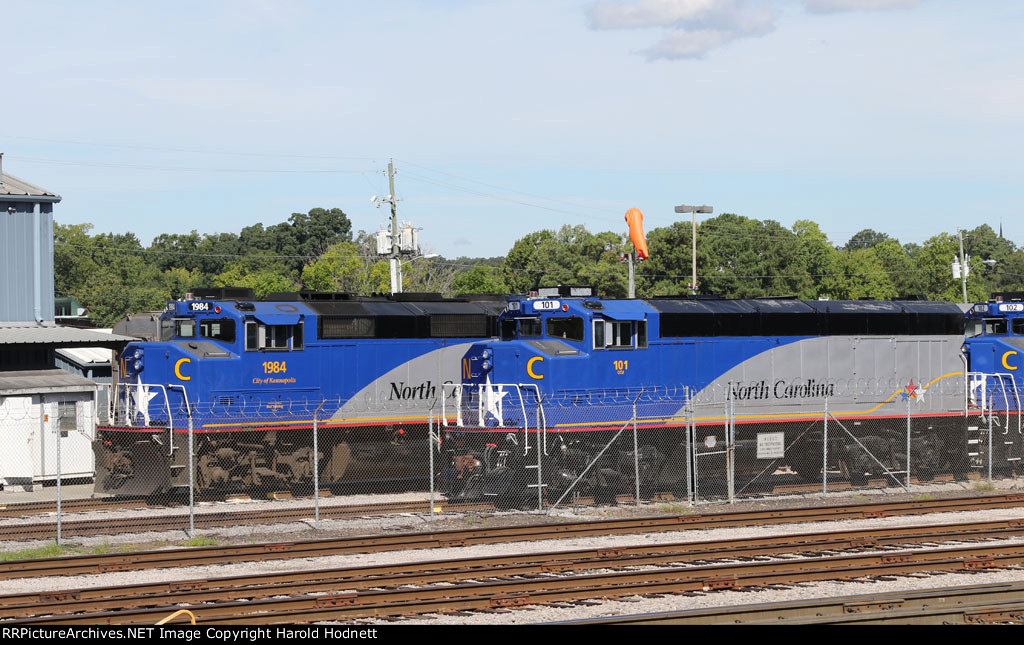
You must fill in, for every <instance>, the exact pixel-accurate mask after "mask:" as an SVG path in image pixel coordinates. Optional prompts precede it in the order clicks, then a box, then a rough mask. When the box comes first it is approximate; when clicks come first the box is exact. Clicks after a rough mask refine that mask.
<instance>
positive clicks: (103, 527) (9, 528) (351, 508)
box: [0, 501, 494, 540]
mask: <svg viewBox="0 0 1024 645" xmlns="http://www.w3.org/2000/svg"><path fill="white" fill-rule="evenodd" d="M83 506H85V505H83ZM140 507H147V506H146V504H145V503H144V502H140ZM100 508H103V507H100ZM434 508H435V510H437V511H440V510H443V511H457V512H472V511H493V510H494V505H493V504H491V503H471V502H454V503H448V502H435V503H434ZM93 510H94V509H93ZM430 510H431V507H430V502H428V501H416V502H384V503H377V504H331V505H327V504H322V505H321V506H320V517H321V518H322V519H340V518H349V517H365V516H379V515H393V514H398V513H429V512H430ZM313 512H314V510H313V507H312V504H310V505H309V506H302V507H291V508H272V509H262V510H234V511H213V512H211V511H207V510H204V509H200V510H198V511H197V512H196V513H195V515H194V522H195V527H196V528H216V527H222V526H239V525H252V526H257V525H264V524H281V523H287V522H302V521H308V520H312V519H313ZM188 526H189V515H188V513H175V514H172V515H168V514H164V515H151V516H145V515H143V516H139V515H135V516H131V517H128V518H125V520H124V521H123V522H112V521H111V518H109V517H107V518H102V519H91V520H75V519H67V520H64V521H62V522H61V535H62V536H64V537H72V536H79V537H85V536H91V535H111V534H116V533H143V532H148V531H180V530H183V529H184V528H187V527H188ZM56 531H57V525H56V522H55V521H50V522H33V523H24V524H5V525H4V526H2V527H0V540H38V539H47V538H52V537H53V536H54V535H55V534H56Z"/></svg>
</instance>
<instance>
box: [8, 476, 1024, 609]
mask: <svg viewBox="0 0 1024 645" xmlns="http://www.w3.org/2000/svg"><path fill="white" fill-rule="evenodd" d="M1018 487H1024V482H1022V481H1017V480H1003V481H999V482H996V488H997V489H1002V490H997V491H995V492H1004V491H1005V490H1007V489H1015V488H1018ZM977 494H979V493H977V492H973V491H971V490H969V487H968V486H967V485H966V484H933V485H930V486H929V487H928V490H922V489H921V488H917V489H915V490H914V492H913V493H912V494H907V493H905V492H904V491H902V489H897V490H891V489H888V490H874V491H861V492H859V493H858V494H857V495H856V496H855V497H851V498H845V499H844V498H842V497H840V496H838V495H834V496H829V497H828V498H826V499H821V498H820V497H816V496H807V497H798V496H790V497H788V498H770V499H760V500H748V501H745V502H743V503H741V504H736V505H728V504H714V505H712V504H703V505H699V506H696V507H693V508H692V509H689V512H696V513H701V514H705V513H714V512H721V511H726V510H756V509H769V508H786V507H793V506H801V507H805V506H810V505H828V506H832V505H840V504H843V503H844V502H847V503H863V502H866V501H871V499H872V498H874V497H875V496H880V497H884V498H885V499H886V500H887V501H892V500H896V499H914V498H915V497H916V498H920V497H921V496H922V495H932V496H934V497H939V496H941V497H950V496H974V495H977ZM422 497H423V496H422V495H420V496H419V497H417V495H416V494H414V495H405V496H401V497H399V496H388V497H387V499H386V500H382V498H380V497H377V498H373V499H375V500H376V501H398V499H400V498H413V499H418V498H422ZM286 503H287V504H289V505H293V504H297V503H301V504H305V505H306V506H310V502H309V501H308V500H305V501H302V500H289V501H287V502H286ZM331 503H352V504H361V503H366V501H365V499H360V500H359V501H355V500H353V499H349V498H345V500H344V501H341V500H331ZM268 505H274V507H275V508H280V507H281V506H282V502H251V503H246V504H244V507H245V508H246V509H249V508H252V509H253V510H256V509H259V508H266V507H267V506H268ZM217 510H223V507H221V508H218V509H217ZM310 510H311V515H310V517H311V518H312V509H310ZM179 512H180V511H179ZM684 512H687V509H686V507H684V506H680V505H678V504H664V503H662V504H659V503H652V504H645V505H641V506H639V507H637V506H632V505H629V506H621V507H603V508H589V509H586V508H581V509H559V510H556V511H553V512H552V513H550V514H543V515H541V514H536V513H533V514H530V513H487V514H466V515H460V516H458V517H452V516H448V515H441V516H436V517H435V518H433V519H431V518H430V516H429V515H414V514H406V515H398V516H388V517H367V518H354V519H343V520H321V522H320V527H321V529H320V531H316V532H314V531H312V530H311V524H312V520H310V521H308V522H295V523H291V524H283V525H273V526H248V527H241V526H240V527H228V528H223V529H204V530H200V531H197V535H199V536H204V537H207V538H210V539H211V540H215V541H216V542H217V543H219V544H228V543H250V542H264V541H280V540H301V539H316V538H322V537H328V536H338V535H372V534H395V533H405V532H415V531H433V530H446V529H454V528H477V529H480V528H487V527H488V526H507V525H510V524H537V523H542V522H568V521H573V522H574V521H580V520H584V519H607V518H610V517H624V516H629V515H637V516H649V515H658V514H665V515H669V514H680V513H684ZM111 513H113V511H103V512H95V513H82V514H76V515H75V516H74V517H73V518H71V517H69V518H67V519H69V520H70V519H84V518H86V517H90V516H97V515H103V514H107V517H108V518H109V519H110V520H111V521H112V522H113V521H117V518H115V517H113V516H111V515H109V514H111ZM133 513H134V511H133ZM1017 518H1024V508H1008V509H995V510H984V511H969V512H958V513H936V514H929V515H918V516H903V517H883V518H875V519H861V520H840V521H829V522H813V523H801V524H782V525H773V526H750V527H735V528H722V529H714V530H688V531H675V532H665V533H649V534H639V535H614V536H606V537H591V538H574V539H560V540H546V541H542V542H513V543H503V544H491V545H479V546H469V547H453V548H439V549H423V550H415V551H395V552H384V553H375V554H358V555H342V556H329V557H322V558H305V559H293V560H277V561H268V562H246V563H240V564H230V565H212V566H199V567H182V568H177V569H159V570H149V571H145V570H144V571H131V572H110V573H105V574H97V575H86V576H68V577H47V578H32V579H14V580H2V581H0V594H9V593H24V592H32V591H41V590H64V589H74V588H80V587H96V586H117V585H130V584H138V583H146V582H159V581H169V580H188V579H198V578H202V579H209V578H214V577H223V576H238V575H257V574H260V573H272V572H282V571H298V570H312V569H317V570H322V569H330V568H341V567H353V566H368V565H383V564H393V563H408V562H415V561H428V560H443V559H449V558H472V557H487V556H499V555H513V554H523V556H524V558H528V557H529V554H531V553H536V552H541V551H557V550H566V551H568V550H575V549H586V548H601V547H611V546H617V545H637V544H664V543H671V542H698V541H713V540H716V539H736V538H743V537H761V536H772V535H776V536H778V535H792V534H796V533H809V532H819V531H838V530H844V529H863V528H880V527H896V526H910V525H922V524H943V523H951V522H971V521H986V520H999V519H1017ZM120 521H126V520H125V518H124V517H123V516H122V517H121V520H120ZM184 537H185V536H184V535H183V533H182V532H169V533H161V534H145V535H144V534H132V535H118V536H106V537H91V538H74V539H73V541H74V543H75V544H80V545H83V546H86V547H95V546H97V545H104V544H108V545H111V546H115V547H116V545H119V544H134V545H139V544H146V546H147V547H148V548H154V547H156V548H159V547H160V546H161V545H163V546H165V547H166V548H179V547H180V545H181V542H182V540H183V539H184ZM1001 542H1003V543H1024V537H1022V538H1017V539H1012V540H1005V541H1001ZM50 543H52V542H50ZM28 546H31V545H29V544H28V543H25V542H18V543H0V551H12V550H17V549H24V548H26V547H28ZM946 546H954V545H943V547H946ZM925 548H927V547H912V548H911V549H908V550H918V549H925ZM887 550H888V551H891V549H887ZM1010 581H1024V569H1003V570H996V571H979V572H972V573H955V574H953V573H950V574H936V575H920V576H915V577H910V576H906V577H899V578H894V579H886V580H884V581H883V580H863V581H846V582H815V583H806V584H800V585H797V586H794V587H791V588H783V589H779V588H773V589H750V590H742V591H713V592H708V593H702V594H693V595H663V596H660V597H629V598H624V599H620V600H608V601H587V603H585V604H577V605H574V606H571V607H565V608H562V607H523V608H519V609H512V610H507V611H506V610H500V611H497V612H490V613H480V614H472V615H425V616H417V617H412V618H407V619H402V620H401V621H399V622H400V623H401V624H435V625H456V624H466V625H473V624H481V625H482V624H486V625H493V624H536V623H545V622H555V621H571V620H576V619H583V618H594V617H604V616H621V615H630V614H641V613H651V612H662V611H678V610H681V609H699V608H708V607H720V606H727V605H736V604H749V603H762V602H780V601H787V600H806V599H809V598H816V597H834V596H844V595H856V594H863V593H879V592H888V591H909V590H919V589H930V588H936V587H946V586H958V585H971V584H989V583H995V582H1010ZM337 591H338V592H339V593H341V592H344V591H345V589H341V588H339V589H338V590H337ZM359 622H361V623H374V622H380V623H386V624H394V623H395V622H396V621H394V620H389V621H374V620H362V621H359Z"/></svg>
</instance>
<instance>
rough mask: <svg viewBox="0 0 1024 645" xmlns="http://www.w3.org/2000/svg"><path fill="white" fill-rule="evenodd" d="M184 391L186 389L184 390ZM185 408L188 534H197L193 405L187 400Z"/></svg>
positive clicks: (172, 441) (191, 535) (172, 436)
mask: <svg viewBox="0 0 1024 645" xmlns="http://www.w3.org/2000/svg"><path fill="white" fill-rule="evenodd" d="M182 391H184V389H183V390H182ZM185 405H186V407H185V409H186V410H187V411H188V536H189V537H194V536H195V534H196V482H195V477H196V465H195V461H194V460H195V452H194V446H193V431H192V406H191V405H188V403H187V401H186V404H185ZM171 444H172V445H173V444H174V435H173V434H172V435H171Z"/></svg>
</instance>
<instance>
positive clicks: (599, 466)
mask: <svg viewBox="0 0 1024 645" xmlns="http://www.w3.org/2000/svg"><path fill="white" fill-rule="evenodd" d="M973 312H974V313H973V314H968V315H967V316H966V317H965V313H964V311H963V309H962V308H961V307H960V306H959V305H956V304H952V303H943V302H927V301H920V300H906V301H802V300H796V299H749V300H723V299H716V298H701V297H696V298H694V297H677V298H653V299H647V300H608V299H602V298H595V297H590V296H589V295H588V292H587V291H586V290H585V289H583V288H578V287H560V288H557V289H552V290H547V291H544V290H542V291H540V292H539V293H538V295H536V296H534V297H529V298H525V297H513V298H510V299H509V302H508V308H507V310H506V312H505V313H504V314H503V315H502V316H501V317H500V319H499V321H498V324H499V332H500V337H499V339H497V340H488V341H482V342H478V343H476V344H474V345H473V346H472V347H471V348H470V350H469V351H468V352H467V353H466V356H465V357H464V358H463V367H462V385H461V387H460V388H459V389H458V392H457V393H456V394H457V396H453V397H450V403H449V404H448V405H447V407H446V409H447V410H448V411H447V412H446V415H445V417H446V423H447V425H448V427H447V429H446V434H445V441H444V442H443V444H442V445H444V446H446V451H447V453H448V457H449V460H448V461H449V467H448V468H447V469H446V470H445V472H443V473H442V474H441V476H440V481H441V482H442V484H443V486H444V487H445V489H446V490H447V492H449V493H450V494H452V495H461V496H464V497H476V496H481V495H485V496H488V495H489V496H499V495H506V494H510V493H511V494H519V493H521V492H523V489H524V487H534V486H540V487H544V488H545V489H546V490H547V492H548V494H549V495H550V494H552V493H558V492H560V491H562V490H565V489H567V488H568V487H569V486H572V485H575V486H577V490H589V491H594V492H598V491H604V492H615V491H619V492H625V491H632V485H633V484H636V483H637V482H636V481H635V480H634V475H633V473H634V472H637V466H635V465H634V464H636V465H638V466H639V471H638V472H639V473H640V475H639V478H640V479H641V482H640V484H642V486H643V487H644V488H645V489H647V490H676V491H678V490H679V489H681V488H683V487H684V486H686V478H687V477H688V475H687V471H686V469H685V468H683V467H682V464H685V463H686V459H687V454H688V451H689V450H691V447H690V446H691V445H693V446H696V448H694V450H695V451H697V452H699V451H700V450H702V448H701V446H707V447H708V449H707V450H705V451H704V452H706V453H707V454H708V455H709V457H708V458H707V459H705V462H704V463H703V464H702V466H703V468H704V471H705V472H711V471H713V470H714V469H715V468H718V469H721V468H723V467H724V464H722V463H718V464H714V463H713V462H714V459H715V458H712V457H710V455H713V454H716V455H722V454H723V451H721V450H712V449H711V448H715V447H720V446H722V445H724V444H726V443H727V441H728V442H730V443H732V444H733V445H734V446H735V451H734V452H733V454H732V457H734V458H737V463H741V462H742V463H743V464H745V465H746V466H747V467H748V468H749V469H750V470H751V472H748V473H746V474H738V475H737V477H738V478H739V480H740V481H738V483H737V485H738V486H741V487H747V488H748V490H749V488H750V487H756V485H757V483H756V482H757V481H760V482H766V481H768V480H769V479H770V477H768V476H766V475H770V474H771V473H773V472H783V473H791V474H794V475H795V476H798V477H801V478H803V479H804V480H806V481H821V477H822V464H823V454H827V455H828V457H827V459H828V465H827V468H828V470H829V472H830V473H833V474H831V475H830V477H842V478H845V479H848V480H849V481H850V482H852V483H854V484H861V483H864V482H865V481H866V480H867V479H869V478H872V477H875V476H878V475H879V473H880V471H881V470H882V469H883V468H891V470H892V471H902V472H905V470H906V466H905V465H903V466H902V467H901V463H905V459H906V454H907V449H906V445H905V444H906V436H907V424H908V423H910V421H911V420H910V419H909V417H910V416H912V417H913V419H912V421H913V432H912V433H911V444H912V445H911V446H910V449H911V451H912V455H913V463H912V464H911V474H912V475H913V476H915V477H917V478H918V479H919V480H927V479H930V478H932V477H933V476H934V475H935V474H936V473H939V472H947V473H948V472H952V473H958V474H963V473H965V472H966V471H967V470H968V469H969V467H970V465H971V463H970V462H971V460H972V459H975V460H976V458H977V456H978V454H979V453H978V451H977V450H976V449H974V448H972V446H975V444H977V443H979V442H980V440H979V439H978V438H977V436H976V434H977V431H978V430H979V429H980V428H982V427H984V420H985V419H987V418H988V417H985V418H984V419H982V418H981V415H986V414H988V415H990V416H993V415H992V414H991V413H992V411H993V409H994V408H993V393H995V392H998V393H999V396H1000V397H1002V398H1001V399H1000V401H1001V403H1000V405H1002V406H1003V407H1004V408H1005V409H1006V410H1008V412H1007V413H1006V414H1004V415H1003V416H1004V417H1005V418H1004V419H1003V420H1002V423H1003V424H1004V428H1006V427H1008V426H1007V424H1010V422H1011V421H1012V424H1013V427H1012V429H1010V430H1009V431H1008V433H1007V434H1006V436H1005V441H1004V445H1002V446H1001V447H999V448H998V450H996V451H994V452H995V454H996V458H997V459H998V460H999V463H1000V464H1002V465H1004V466H1008V467H1012V466H1013V462H1015V461H1016V460H1017V459H1018V458H1019V457H1020V456H1022V438H1021V434H1020V429H1019V417H1016V416H1015V415H1014V414H1011V412H1012V411H1016V410H1019V407H1017V406H1019V395H1017V394H1009V392H1011V391H1013V392H1017V391H1018V386H1019V384H1017V383H1012V381H1013V377H1012V375H1013V374H1014V373H1015V370H1016V369H1017V365H1018V364H1019V359H1020V356H1019V354H1018V351H1019V350H1024V306H1022V305H1021V303H1019V302H1017V303H1013V304H1000V305H988V306H987V307H986V306H985V305H978V306H976V307H975V308H974V310H973ZM1018 313H1019V314H1021V318H1014V316H1015V315H1016V314H1018ZM965 321H979V324H981V326H982V329H981V332H982V333H981V335H973V334H972V335H971V336H966V335H965ZM971 324H972V325H974V324H975V323H974V322H972V323H971ZM975 372H985V373H986V375H978V374H975ZM994 372H1000V373H1002V375H1003V376H1002V377H996V378H995V380H994V381H993V377H992V376H990V375H989V374H991V373H994ZM1000 378H1001V379H1002V380H1001V381H1000ZM972 388H973V389H972ZM983 391H984V393H987V394H988V398H987V399H986V400H980V398H979V397H982V396H984V393H983ZM972 392H973V396H974V400H972V398H971V394H972ZM908 397H909V398H911V399H912V400H913V403H914V404H913V406H908V404H907V400H908ZM972 401H973V402H972ZM726 405H727V406H730V407H729V409H728V411H726V409H725V408H724V406H726ZM972 406H973V407H972ZM826 409H827V412H828V414H829V415H830V418H833V419H835V420H836V421H837V422H838V424H843V426H844V428H848V431H841V430H839V428H838V425H836V426H833V427H834V428H835V431H834V432H830V433H829V434H828V435H824V434H823V432H822V419H823V410H826ZM634 411H636V412H635V417H634ZM453 414H454V416H453ZM1011 417H1013V418H1011ZM634 418H635V419H636V421H635V422H636V425H637V428H638V436H639V441H638V444H637V445H636V446H633V445H632V443H631V442H630V443H625V444H623V443H618V444H616V447H615V448H614V449H610V450H609V449H608V446H609V441H610V439H611V438H612V437H614V436H615V434H616V433H617V432H618V431H619V430H621V429H623V428H626V427H631V422H632V420H633V419H634ZM727 419H729V420H731V421H727ZM972 431H973V432H975V435H971V432H972ZM688 433H690V436H689V437H687V434H688ZM727 435H729V436H727ZM824 436H828V437H829V439H828V444H829V445H828V446H825V445H824V443H825V440H824ZM972 436H973V437H974V438H973V439H972ZM768 442H776V443H778V447H777V451H776V452H775V453H774V454H772V458H771V459H767V458H766V459H759V458H758V455H757V454H755V453H756V452H758V451H759V450H760V448H761V447H763V446H765V445H766V444H767V443H768ZM623 445H625V448H623V447H622V446H623ZM975 447H976V446H975ZM537 452H540V453H542V455H543V456H542V458H541V459H538V458H537V456H536V455H537ZM875 455H883V456H884V457H882V458H881V461H887V462H888V463H886V464H883V463H881V461H880V460H879V459H878V458H876V457H875ZM717 459H724V457H717ZM538 464H539V466H540V470H541V472H542V474H540V475H539V476H538V474H537V470H536V469H537V466H538ZM769 465H770V468H769ZM974 465H977V464H974ZM531 469H534V470H531ZM577 480H579V482H577Z"/></svg>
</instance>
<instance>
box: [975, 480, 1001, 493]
mask: <svg viewBox="0 0 1024 645" xmlns="http://www.w3.org/2000/svg"><path fill="white" fill-rule="evenodd" d="M995 489H996V487H995V486H993V485H992V484H990V483H988V482H985V481H982V482H975V484H974V490H976V491H992V490H995Z"/></svg>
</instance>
